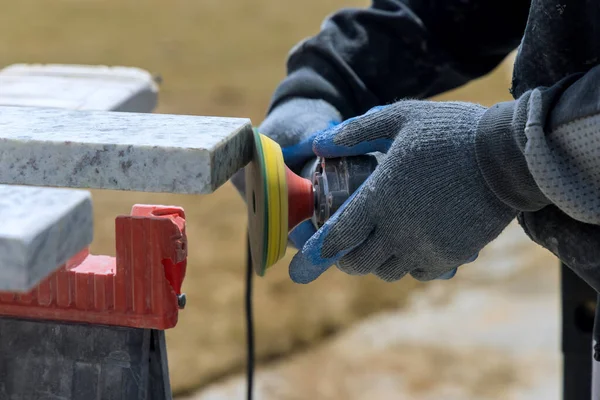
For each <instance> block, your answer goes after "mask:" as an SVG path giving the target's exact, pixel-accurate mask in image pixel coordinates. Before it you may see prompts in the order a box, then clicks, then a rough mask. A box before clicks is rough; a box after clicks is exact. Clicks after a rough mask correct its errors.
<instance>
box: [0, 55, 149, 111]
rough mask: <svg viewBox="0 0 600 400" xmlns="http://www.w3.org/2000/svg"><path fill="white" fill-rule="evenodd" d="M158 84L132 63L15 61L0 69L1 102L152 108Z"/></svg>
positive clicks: (77, 107)
mask: <svg viewBox="0 0 600 400" xmlns="http://www.w3.org/2000/svg"><path fill="white" fill-rule="evenodd" d="M157 101H158V85H157V84H156V82H155V81H154V79H153V77H152V76H151V75H150V73H148V72H147V71H144V70H142V69H139V68H131V67H118V66H117V67H108V66H95V65H64V64H43V65H42V64H14V65H10V66H8V67H6V68H4V69H2V70H0V106H7V105H8V106H28V107H53V108H66V109H72V110H107V111H130V112H151V111H152V110H154V108H155V107H156V104H157Z"/></svg>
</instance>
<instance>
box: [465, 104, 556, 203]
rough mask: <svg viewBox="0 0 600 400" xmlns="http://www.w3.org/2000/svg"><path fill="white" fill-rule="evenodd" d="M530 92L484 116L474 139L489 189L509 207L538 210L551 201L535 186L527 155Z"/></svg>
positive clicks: (480, 166) (478, 158)
mask: <svg viewBox="0 0 600 400" xmlns="http://www.w3.org/2000/svg"><path fill="white" fill-rule="evenodd" d="M528 100H529V93H526V94H525V95H523V96H522V97H521V98H519V99H518V100H514V101H507V102H503V103H498V104H496V105H494V106H492V107H490V108H489V109H488V110H487V111H486V112H485V113H484V114H483V116H482V118H481V120H480V121H479V124H478V126H477V133H476V136H475V152H476V156H477V163H478V165H479V168H480V170H481V173H482V175H483V178H484V179H485V181H486V183H487V184H488V186H489V188H490V189H491V190H492V191H493V192H494V194H495V195H496V196H497V197H498V198H499V199H500V200H501V201H503V202H504V203H505V204H507V205H508V206H509V207H512V208H514V209H516V210H519V211H537V210H540V209H542V208H544V207H545V206H547V205H548V204H550V201H549V200H548V199H547V198H546V197H545V196H544V195H543V194H542V192H541V190H540V189H539V187H538V186H537V184H536V183H535V181H534V179H533V177H532V175H531V173H530V172H529V167H528V165H527V161H526V160H525V156H524V153H523V152H524V149H525V145H526V143H527V138H526V136H525V125H526V123H527V108H528V107H527V104H528Z"/></svg>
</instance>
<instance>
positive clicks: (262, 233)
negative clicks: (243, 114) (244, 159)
mask: <svg viewBox="0 0 600 400" xmlns="http://www.w3.org/2000/svg"><path fill="white" fill-rule="evenodd" d="M245 178H246V204H247V207H248V234H249V236H250V252H251V256H252V264H253V266H254V270H255V272H256V273H257V274H258V275H260V276H263V275H264V274H265V270H266V269H267V268H269V267H271V266H272V265H273V264H275V263H277V261H279V260H280V259H281V258H283V256H284V255H285V251H286V248H287V242H288V188H287V183H286V166H285V163H284V161H283V153H282V152H281V147H279V145H278V144H277V143H276V142H275V141H273V140H272V139H270V138H268V137H266V136H264V135H262V134H260V133H258V132H257V131H256V130H254V150H253V157H252V161H251V162H250V163H249V164H248V165H247V166H246V168H245Z"/></svg>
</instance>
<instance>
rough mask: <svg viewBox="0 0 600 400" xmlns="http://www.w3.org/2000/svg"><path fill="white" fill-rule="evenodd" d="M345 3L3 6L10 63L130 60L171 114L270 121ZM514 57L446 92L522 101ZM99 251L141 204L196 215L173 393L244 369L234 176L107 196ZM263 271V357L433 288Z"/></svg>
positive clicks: (90, 1)
mask: <svg viewBox="0 0 600 400" xmlns="http://www.w3.org/2000/svg"><path fill="white" fill-rule="evenodd" d="M366 4H368V2H366V1H358V0H352V1H342V0H304V1H289V0H288V1H275V0H252V1H250V0H236V1H221V0H203V1H193V0H177V1H164V0H145V1H143V2H139V1H124V0H119V1H116V0H114V1H112V0H87V1H80V0H60V1H59V0H53V1H50V0H48V1H39V0H38V1H34V0H19V1H6V0H5V1H2V2H0V37H1V38H2V40H1V41H0V65H9V64H13V63H23V62H25V63H82V64H105V65H127V66H137V67H140V68H144V69H146V70H148V71H150V72H152V73H155V74H160V75H161V76H162V78H163V79H164V83H163V84H162V87H161V92H160V100H159V103H160V105H159V108H158V109H157V110H156V111H157V112H161V113H176V114H194V115H218V116H235V117H249V118H251V119H252V121H253V123H254V124H259V123H260V121H261V119H262V117H263V115H264V112H265V109H266V107H267V104H268V102H269V98H270V96H271V93H272V91H273V89H274V88H275V86H276V84H277V82H278V81H279V80H280V79H281V78H282V77H283V76H284V73H285V59H286V55H287V53H288V51H289V49H290V48H291V47H292V46H293V45H294V44H295V43H297V42H298V41H299V40H301V39H303V38H304V37H306V36H308V35H311V34H313V33H315V32H317V30H318V28H319V25H320V23H321V21H322V20H323V18H324V17H325V16H326V15H327V14H329V13H330V12H332V11H333V10H336V9H338V8H340V7H345V6H363V5H366ZM506 70H507V68H506V66H504V67H502V68H500V69H499V70H498V71H497V72H496V73H495V74H493V75H492V76H490V77H488V78H485V79H484V80H481V81H479V82H476V83H474V84H473V85H470V86H469V87H467V88H465V89H462V90H460V91H456V92H453V93H448V94H446V95H445V96H444V97H443V98H448V99H449V98H452V99H468V100H474V101H479V102H481V103H483V104H491V103H492V102H495V101H501V100H505V99H509V93H508V82H509V79H508V75H507V72H506ZM93 201H94V207H95V219H96V221H95V224H96V225H95V241H94V244H93V249H92V250H93V251H94V252H96V253H105V254H111V255H112V254H114V232H113V229H114V225H113V224H114V217H115V216H117V215H118V214H123V213H127V212H129V210H130V208H131V206H132V205H133V204H135V203H154V204H173V205H179V206H183V207H184V208H185V209H186V212H187V218H188V219H187V221H188V235H189V240H190V254H189V266H188V276H187V277H186V281H185V283H184V291H185V292H186V293H187V295H188V306H187V307H186V309H185V310H184V311H183V312H182V313H181V315H180V322H179V324H178V326H177V327H176V328H175V329H173V330H170V331H168V333H167V337H168V347H169V364H170V369H171V379H172V384H173V389H174V391H175V392H176V393H184V392H189V391H191V390H193V389H197V388H199V387H201V386H203V385H207V384H209V383H210V382H213V381H214V380H216V379H218V378H221V377H223V376H225V375H229V374H231V373H234V372H236V371H237V372H239V371H240V370H241V369H242V368H244V362H245V361H244V357H245V336H244V335H245V328H244V324H243V322H244V321H243V290H242V289H243V278H244V233H245V229H246V220H245V208H244V204H243V202H242V201H241V199H240V198H239V197H238V195H237V193H236V192H235V191H234V190H233V188H232V187H231V186H230V185H229V184H227V185H225V186H223V187H222V188H221V189H219V190H218V191H217V192H216V193H214V194H212V195H209V196H204V197H198V196H175V195H156V194H147V193H129V192H112V191H93ZM291 255H292V252H291V251H289V252H288V256H287V258H286V259H284V260H283V261H282V262H280V264H279V265H278V266H276V267H274V271H273V273H272V274H270V276H268V277H267V278H264V279H257V280H256V281H255V282H256V289H255V314H256V317H255V318H256V326H257V352H258V355H259V358H260V359H261V360H272V359H276V358H278V357H280V356H282V355H285V354H289V353H290V352H297V351H302V349H303V348H305V347H306V346H307V345H309V344H312V343H314V342H316V341H319V340H320V339H322V338H324V337H326V336H328V335H330V334H331V333H333V332H336V331H338V330H339V329H340V328H343V327H346V326H348V325H350V324H352V323H353V322H355V321H357V320H359V319H362V318H364V317H365V316H367V315H369V314H371V313H373V312H375V311H379V310H382V309H386V308H387V309H390V308H398V307H401V306H402V305H403V304H404V302H405V300H406V298H407V295H408V293H410V292H411V291H412V290H415V289H416V288H419V287H421V285H420V284H418V283H416V282H414V281H413V280H411V279H410V278H407V279H405V280H403V281H402V282H400V283H397V284H384V283H383V282H380V281H378V280H376V279H374V278H352V277H348V276H344V275H342V274H341V273H339V272H337V271H335V270H331V271H329V272H327V273H326V274H325V275H324V276H323V277H322V278H321V279H319V280H318V281H317V282H315V283H314V284H311V285H308V286H298V285H294V284H292V283H291V282H290V281H289V279H288V277H287V270H286V265H287V264H286V262H287V261H289V257H290V256H291Z"/></svg>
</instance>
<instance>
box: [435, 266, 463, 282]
mask: <svg viewBox="0 0 600 400" xmlns="http://www.w3.org/2000/svg"><path fill="white" fill-rule="evenodd" d="M457 271H458V268H454V269H453V270H452V271H449V272H445V273H443V274H442V275H440V276H438V277H437V278H436V279H438V280H449V279H452V278H454V275H456V272H457Z"/></svg>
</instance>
